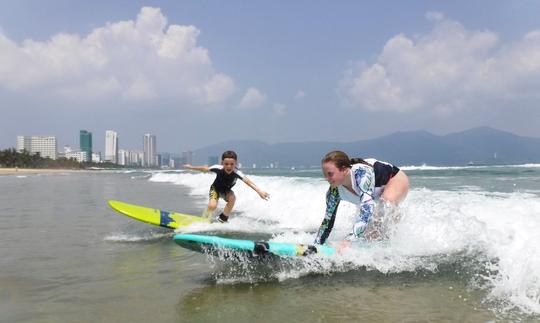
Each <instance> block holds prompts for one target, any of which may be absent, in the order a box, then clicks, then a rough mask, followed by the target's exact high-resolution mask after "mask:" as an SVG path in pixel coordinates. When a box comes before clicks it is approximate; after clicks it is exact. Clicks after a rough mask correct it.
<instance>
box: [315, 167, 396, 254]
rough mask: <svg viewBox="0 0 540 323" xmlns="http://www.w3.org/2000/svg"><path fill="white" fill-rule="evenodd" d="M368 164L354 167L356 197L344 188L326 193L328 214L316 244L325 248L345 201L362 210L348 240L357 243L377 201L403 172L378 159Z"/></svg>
mask: <svg viewBox="0 0 540 323" xmlns="http://www.w3.org/2000/svg"><path fill="white" fill-rule="evenodd" d="M365 161H366V162H367V163H369V165H366V164H354V165H353V166H352V167H351V172H350V174H351V182H352V184H353V185H352V188H353V190H354V194H353V193H352V192H350V191H349V190H347V188H345V187H344V186H342V185H340V186H338V187H335V188H332V187H330V188H329V189H328V192H326V212H325V215H324V219H323V222H322V223H321V226H320V227H319V231H318V233H317V237H316V238H315V243H317V244H323V243H324V242H325V241H326V239H327V238H328V236H329V235H330V232H331V231H332V228H333V227H334V222H335V219H336V213H337V208H338V206H339V202H340V201H341V200H342V199H343V200H345V201H348V202H352V203H354V204H356V205H358V206H359V209H360V212H359V214H358V215H357V217H356V220H355V223H354V225H353V227H352V230H351V233H349V234H348V235H347V237H346V239H347V240H351V241H354V240H357V239H359V238H360V237H361V236H362V234H363V233H364V231H365V229H366V227H367V225H368V223H369V220H370V219H371V217H372V215H373V212H374V209H375V200H376V199H378V198H379V197H380V196H381V194H382V192H383V191H384V186H385V185H386V184H387V183H388V182H389V181H390V179H391V178H392V177H393V176H395V175H396V174H397V173H398V172H399V168H397V167H396V166H394V165H391V164H389V163H386V162H382V161H378V160H375V159H366V160H365Z"/></svg>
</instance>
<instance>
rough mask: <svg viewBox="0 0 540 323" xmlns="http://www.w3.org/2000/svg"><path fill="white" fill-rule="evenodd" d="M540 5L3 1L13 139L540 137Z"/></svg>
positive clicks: (7, 142) (173, 141) (7, 121)
mask: <svg viewBox="0 0 540 323" xmlns="http://www.w3.org/2000/svg"><path fill="white" fill-rule="evenodd" d="M539 12H540V2H538V1H444V2H443V1H393V2H390V1H378V2H369V3H368V2H367V1H363V2H361V1H340V2H330V1H267V2H263V1H91V2H90V1H67V0H66V1H46V2H45V1H17V2H15V1H0V112H1V118H0V148H7V147H11V146H14V145H15V138H16V136H17V135H56V136H57V137H58V139H59V144H60V146H63V145H65V144H68V145H72V146H74V147H78V132H79V129H87V130H89V131H91V132H92V133H93V134H94V146H95V148H97V150H102V149H103V142H104V133H105V130H108V129H112V130H116V131H117V132H118V133H119V140H120V148H125V149H140V147H141V146H142V135H143V134H144V133H148V132H150V133H154V134H156V135H157V140H158V150H159V151H170V152H179V151H182V150H187V149H195V148H199V147H202V146H205V145H208V144H213V143H216V142H220V141H224V140H231V139H256V140H262V141H265V142H269V143H275V142H292V141H295V142H297V141H314V140H316V141H354V140H359V139H366V138H372V137H377V136H381V135H386V134H390V133H393V132H396V131H407V130H418V129H423V130H427V131H430V132H433V133H435V134H446V133H449V132H455V131H461V130H464V129H468V128H471V127H476V126H492V127H495V128H498V129H502V130H506V131H510V132H513V133H516V134H519V135H524V136H532V137H540V127H539V125H540V104H539V103H540V92H539V91H538V88H539V86H540V19H538V13H539Z"/></svg>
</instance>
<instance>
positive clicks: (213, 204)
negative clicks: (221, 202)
mask: <svg viewBox="0 0 540 323" xmlns="http://www.w3.org/2000/svg"><path fill="white" fill-rule="evenodd" d="M217 204H218V201H217V200H214V199H210V200H209V201H208V206H207V207H206V210H204V211H203V214H202V217H203V218H207V219H210V218H211V217H212V215H213V214H214V211H215V210H216V208H217Z"/></svg>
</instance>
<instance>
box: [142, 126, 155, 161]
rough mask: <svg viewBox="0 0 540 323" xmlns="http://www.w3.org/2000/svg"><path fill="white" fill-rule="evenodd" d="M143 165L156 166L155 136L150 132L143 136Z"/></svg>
mask: <svg viewBox="0 0 540 323" xmlns="http://www.w3.org/2000/svg"><path fill="white" fill-rule="evenodd" d="M143 153H144V159H143V166H145V167H154V166H157V164H158V162H157V153H156V136H155V135H152V134H149V133H147V134H145V135H144V137H143Z"/></svg>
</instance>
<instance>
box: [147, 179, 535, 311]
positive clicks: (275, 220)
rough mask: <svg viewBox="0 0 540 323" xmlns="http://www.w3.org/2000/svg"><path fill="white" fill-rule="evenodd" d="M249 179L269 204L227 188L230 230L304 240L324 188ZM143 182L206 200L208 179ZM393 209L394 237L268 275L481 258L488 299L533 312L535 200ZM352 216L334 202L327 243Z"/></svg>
mask: <svg viewBox="0 0 540 323" xmlns="http://www.w3.org/2000/svg"><path fill="white" fill-rule="evenodd" d="M249 177H250V178H251V179H252V181H253V182H255V183H256V184H257V185H258V186H259V187H260V188H261V189H263V190H265V191H267V192H269V193H270V196H271V197H270V201H264V200H262V199H261V198H260V197H259V196H258V195H257V194H256V193H255V192H254V191H253V190H252V189H251V188H249V187H248V186H247V185H245V184H244V183H242V182H241V181H238V183H237V185H236V186H235V187H234V190H235V192H236V196H237V203H236V206H235V212H236V213H233V216H232V217H231V220H230V223H229V224H227V226H228V227H230V228H231V229H233V230H234V231H246V232H265V233H269V234H274V238H273V240H274V241H288V242H297V243H305V244H306V243H312V242H313V239H314V237H315V234H316V231H317V229H318V227H319V225H320V223H321V221H322V219H323V216H324V210H325V193H326V190H327V188H328V184H327V183H326V182H325V181H324V180H323V179H322V178H309V177H280V176H249ZM150 180H151V181H155V182H168V183H173V184H178V185H184V186H186V187H188V188H190V194H191V195H193V196H197V197H199V198H200V199H199V200H202V201H205V202H204V203H206V198H207V195H208V188H209V186H210V184H211V183H212V181H213V180H214V175H212V174H207V173H190V172H182V173H176V174H171V173H155V174H153V176H152V178H151V179H150ZM220 203H221V204H220V206H218V208H222V207H223V203H224V202H223V201H220ZM203 207H204V205H201V208H203ZM201 211H202V209H201ZM400 212H401V221H399V222H398V223H397V225H395V226H394V227H393V230H394V233H393V235H392V238H391V239H390V241H389V242H388V243H387V244H385V245H381V246H378V245H376V246H372V247H369V248H356V249H351V250H349V251H347V252H345V253H344V254H343V255H340V256H338V257H332V258H331V259H330V258H326V259H325V258H324V257H323V258H320V259H319V258H317V259H316V260H309V259H306V260H305V263H304V265H303V266H297V267H292V268H289V269H287V270H283V271H281V272H279V273H276V275H277V278H278V279H288V278H295V277H299V276H302V275H305V274H308V273H310V272H314V271H315V272H323V273H324V272H327V271H340V270H350V269H351V266H352V268H353V269H354V268H367V270H377V271H380V272H383V273H400V272H409V271H416V270H427V271H436V270H438V268H439V266H441V265H443V264H448V263H456V264H461V262H462V261H464V260H466V259H467V258H475V257H476V255H481V257H485V258H486V259H488V260H490V261H489V262H487V263H486V264H483V265H481V267H479V268H473V270H476V271H477V273H478V275H484V276H485V277H484V280H483V283H481V285H480V287H481V288H485V289H486V290H488V295H489V296H488V297H489V299H490V300H493V301H495V302H498V303H504V304H507V305H506V306H507V307H508V308H518V309H519V310H521V311H525V312H528V313H535V314H538V313H540V270H539V269H538V268H540V198H539V197H538V196H537V195H535V194H530V193H523V192H519V193H493V192H486V191H482V190H481V188H479V187H477V186H474V187H469V190H467V191H464V190H461V191H434V190H430V189H426V188H423V189H412V190H411V192H409V195H408V197H407V199H406V200H405V201H404V203H403V204H402V205H401V207H400ZM355 214H356V207H355V206H353V205H351V204H348V203H346V202H342V205H340V207H339V209H338V215H337V218H336V223H335V227H334V230H333V232H332V234H331V235H330V237H329V241H330V242H332V241H334V242H335V241H340V240H341V239H342V238H343V237H344V236H345V234H346V233H347V232H348V231H349V230H350V227H351V225H352V222H353V219H354V217H355ZM209 226H212V224H203V225H202V226H201V227H199V228H197V227H195V226H194V227H193V228H192V229H193V230H195V231H197V230H207V229H208V228H209ZM210 228H211V227H210ZM221 228H223V227H221ZM276 232H281V233H279V234H276ZM488 263H489V265H488ZM476 266H478V264H476ZM488 267H489V268H488Z"/></svg>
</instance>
